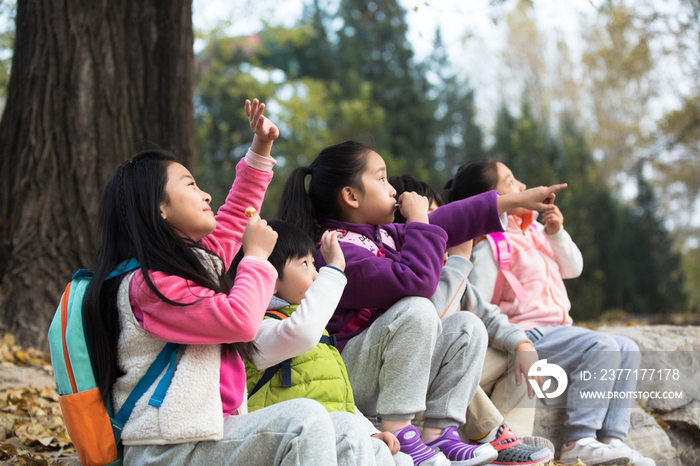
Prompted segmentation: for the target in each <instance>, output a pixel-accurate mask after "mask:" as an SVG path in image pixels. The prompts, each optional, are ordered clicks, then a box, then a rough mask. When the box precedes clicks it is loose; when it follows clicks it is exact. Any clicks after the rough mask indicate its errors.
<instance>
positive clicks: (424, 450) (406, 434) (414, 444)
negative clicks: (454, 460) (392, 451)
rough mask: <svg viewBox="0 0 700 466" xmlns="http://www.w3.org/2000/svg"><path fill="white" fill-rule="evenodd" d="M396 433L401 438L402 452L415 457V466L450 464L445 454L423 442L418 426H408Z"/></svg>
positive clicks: (442, 465)
mask: <svg viewBox="0 0 700 466" xmlns="http://www.w3.org/2000/svg"><path fill="white" fill-rule="evenodd" d="M394 435H396V438H397V439H399V445H401V452H403V453H406V454H407V455H408V456H410V457H411V458H412V459H413V465H414V466H450V460H448V459H447V458H446V457H445V455H443V454H442V453H440V452H439V451H435V450H433V449H432V448H430V447H428V446H426V445H425V443H423V441H422V440H421V439H420V432H418V428H417V427H416V426H414V425H409V426H406V427H404V428H403V429H400V430H397V431H396V433H395V434H394Z"/></svg>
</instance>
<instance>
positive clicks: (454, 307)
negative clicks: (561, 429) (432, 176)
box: [389, 175, 553, 465]
mask: <svg viewBox="0 0 700 466" xmlns="http://www.w3.org/2000/svg"><path fill="white" fill-rule="evenodd" d="M389 180H390V182H391V185H392V186H393V187H394V188H395V189H396V193H397V196H400V195H401V194H402V193H404V192H407V191H408V192H410V191H414V192H416V193H418V194H420V195H421V196H425V197H426V198H427V199H428V202H429V203H430V208H429V209H428V212H429V213H431V212H433V211H435V210H437V209H438V208H439V207H441V206H442V205H443V202H442V198H441V196H440V195H439V194H438V193H437V192H436V191H435V190H434V189H433V188H432V187H431V186H430V185H429V184H427V183H424V182H422V181H419V180H417V179H415V178H414V177H412V176H411V175H401V176H391V177H389ZM396 221H397V222H399V223H405V219H404V218H403V216H400V215H399V213H398V211H397V212H396ZM471 250H472V242H471V241H467V242H466V243H464V244H462V245H459V246H454V247H452V248H450V249H449V250H448V253H449V256H448V258H447V260H446V261H445V266H444V267H443V269H442V273H441V275H440V282H439V284H438V288H437V291H436V294H444V295H445V296H446V299H445V301H446V302H448V303H450V305H449V307H448V308H446V309H441V310H438V312H440V311H442V312H441V315H440V318H444V317H449V316H451V315H452V314H454V313H456V312H459V311H460V309H462V308H463V309H466V310H470V311H471V312H473V313H474V314H475V315H477V316H478V317H479V318H480V319H481V320H482V322H484V324H485V325H486V331H487V333H488V337H489V347H488V349H487V351H486V359H485V362H484V368H483V372H482V374H481V381H480V386H479V387H478V388H477V390H476V393H475V394H474V398H473V399H472V401H471V403H469V407H468V409H467V416H466V423H465V424H464V425H463V426H461V427H460V429H459V430H460V433H461V434H462V438H467V439H470V440H471V441H472V442H474V443H491V445H493V446H494V448H496V449H497V450H498V458H496V460H494V461H493V463H492V464H508V465H523V464H525V465H526V464H535V463H542V462H546V461H547V460H549V459H550V458H551V456H552V452H553V448H552V450H550V449H549V448H540V447H534V446H530V445H526V444H525V443H524V442H523V440H521V439H520V438H518V437H517V436H516V435H515V434H514V433H513V431H515V432H518V433H522V435H528V436H530V435H532V427H533V423H534V421H535V410H534V407H535V406H534V404H533V403H528V402H531V401H533V400H529V399H528V398H527V397H526V395H527V394H528V389H529V390H530V391H531V390H532V387H530V386H529V385H528V384H527V383H525V384H522V383H518V384H517V385H518V389H517V390H515V392H513V393H510V396H509V394H508V392H507V388H508V385H507V380H500V377H494V376H493V375H494V370H499V369H500V373H499V374H497V375H498V376H501V375H503V373H504V372H505V373H506V374H507V372H506V371H504V370H503V363H504V362H505V365H506V368H507V364H508V355H507V353H504V350H505V351H516V360H517V361H516V367H518V368H519V367H520V366H523V368H522V370H523V373H524V374H525V375H527V371H528V370H529V368H530V365H531V364H532V363H533V362H535V361H537V352H536V351H534V350H533V349H532V344H531V343H530V342H529V340H528V339H527V337H526V336H525V332H523V331H522V330H521V329H520V328H519V327H518V326H517V325H515V324H511V323H509V322H508V318H507V317H506V316H505V315H503V314H501V312H500V310H499V309H498V306H494V305H492V304H488V303H486V302H484V300H483V299H482V298H481V295H479V292H478V291H477V290H476V289H475V288H474V286H473V285H472V284H471V283H469V281H468V279H467V277H468V276H469V271H470V270H471V268H472V264H471V262H470V261H469V258H470V256H471ZM462 297H464V298H462ZM460 300H461V301H462V302H464V304H465V305H464V306H461V307H460ZM496 348H497V349H496ZM522 359H525V360H524V361H521V360H522ZM518 375H520V373H518ZM518 382H520V380H518ZM494 385H496V387H494ZM526 387H527V388H526ZM484 390H487V391H488V392H489V394H491V396H492V398H495V401H494V402H492V398H489V396H488V395H487V394H486V393H485V392H484ZM494 403H498V405H497V406H498V407H497V406H495V405H494ZM509 405H510V406H509ZM502 412H503V414H501V413H502ZM504 415H505V417H504ZM511 428H513V429H512V430H511ZM537 440H538V442H539V443H540V444H546V442H547V440H546V439H541V438H537Z"/></svg>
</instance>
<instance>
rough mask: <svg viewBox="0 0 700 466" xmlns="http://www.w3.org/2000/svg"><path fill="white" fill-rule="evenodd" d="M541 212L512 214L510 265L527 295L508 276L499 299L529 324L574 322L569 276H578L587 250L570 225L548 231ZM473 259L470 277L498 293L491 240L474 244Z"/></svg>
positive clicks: (511, 315) (489, 293) (513, 317)
mask: <svg viewBox="0 0 700 466" xmlns="http://www.w3.org/2000/svg"><path fill="white" fill-rule="evenodd" d="M536 217H537V212H530V213H529V214H526V215H523V216H515V215H509V216H508V227H507V228H506V232H505V233H504V236H505V237H506V239H507V240H508V244H509V245H510V251H511V257H512V258H511V263H510V268H509V270H510V272H511V273H513V275H515V277H516V278H517V279H518V281H519V282H520V284H521V285H522V286H523V288H524V290H525V292H526V293H527V298H526V299H525V300H524V301H523V302H521V301H520V300H519V299H518V298H517V297H516V293H515V292H514V290H513V288H512V287H511V286H510V284H509V283H507V281H506V282H505V283H504V285H503V292H502V294H501V297H500V300H499V301H498V303H494V304H498V306H499V307H500V309H501V312H502V313H503V314H505V315H507V316H508V319H509V320H510V322H512V323H514V324H517V325H519V326H520V328H522V329H523V330H530V329H532V328H535V327H554V326H558V325H571V324H572V319H571V316H570V315H569V311H570V309H571V302H570V301H569V297H568V295H567V293H566V287H565V286H564V281H563V279H564V278H575V277H578V276H579V275H580V274H581V271H582V270H583V259H582V256H581V252H580V251H579V249H578V248H577V247H576V245H575V244H574V242H573V241H572V240H571V237H570V236H569V234H568V233H567V232H566V231H565V230H564V228H563V227H562V228H561V229H560V230H559V231H558V232H557V233H555V234H554V235H547V234H546V233H545V231H544V227H543V226H542V224H540V223H538V222H535V218H536ZM486 256H490V258H487V257H486ZM473 260H474V271H473V272H472V276H470V280H471V281H472V283H473V284H474V285H475V286H476V287H477V289H479V291H480V292H481V293H482V295H483V296H484V297H485V298H487V299H489V297H493V296H494V289H495V288H496V282H497V280H499V274H500V273H501V272H500V271H499V269H498V266H497V265H496V259H495V258H494V254H493V252H492V250H491V247H490V246H489V242H488V241H486V240H481V241H480V242H479V243H478V244H477V245H476V246H475V247H474V256H473Z"/></svg>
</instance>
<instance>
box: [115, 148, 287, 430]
mask: <svg viewBox="0 0 700 466" xmlns="http://www.w3.org/2000/svg"><path fill="white" fill-rule="evenodd" d="M274 163H275V162H274V159H271V158H269V157H262V156H260V155H258V154H255V153H254V152H252V151H248V154H247V155H246V157H245V159H244V160H241V161H240V162H239V163H238V165H237V166H236V179H235V181H234V183H233V186H232V187H231V191H230V192H229V194H228V196H227V198H226V202H225V204H224V205H223V206H221V208H220V209H219V211H218V213H217V215H216V229H215V230H214V232H213V233H211V234H209V235H208V236H206V237H204V238H202V241H201V243H202V246H204V247H205V248H206V249H208V250H210V251H212V252H215V253H216V254H218V255H219V257H221V259H223V261H224V264H225V266H226V268H228V267H229V266H230V264H231V261H232V260H233V258H234V256H235V255H236V253H237V252H238V250H239V249H240V247H241V240H242V237H243V230H244V229H245V225H246V223H247V222H248V218H247V217H246V216H245V209H246V207H249V206H253V207H255V209H256V210H257V211H258V212H259V211H260V207H261V206H262V202H263V197H264V196H265V190H266V188H267V185H268V184H269V183H270V180H271V179H272V171H271V170H272V166H273V165H274ZM253 166H254V167H257V168H259V169H256V168H253ZM151 280H153V283H154V284H155V286H156V287H157V288H158V289H159V290H160V292H161V293H163V294H164V295H165V296H167V297H168V298H170V299H171V300H173V301H176V302H192V301H196V302H195V304H192V305H190V306H177V307H176V306H171V305H170V304H168V303H166V302H164V301H162V300H161V299H159V298H158V297H156V296H155V295H153V293H152V292H151V291H150V289H149V288H148V285H147V284H146V282H145V280H144V277H143V274H142V273H141V271H140V270H139V271H137V272H136V273H135V274H134V276H133V277H132V279H131V285H130V290H129V291H130V295H129V298H130V299H129V301H130V303H131V306H132V308H133V309H134V316H135V317H136V319H137V320H138V321H139V323H140V324H141V326H142V327H143V329H144V330H145V331H146V332H147V333H149V334H150V335H151V336H153V337H155V338H158V339H160V340H164V341H168V342H173V343H181V344H186V345H187V344H192V345H196V344H221V343H235V342H248V341H252V340H253V339H254V338H255V335H256V334H257V332H258V329H259V328H260V324H261V323H262V320H263V316H264V314H265V311H266V310H267V305H268V304H269V303H270V299H271V298H272V294H273V292H274V287H275V281H276V280H277V271H276V270H275V268H274V267H273V266H272V264H270V263H269V262H268V261H265V260H262V259H259V260H256V258H244V259H243V261H241V264H240V266H239V268H238V271H237V275H236V280H235V283H234V285H233V288H232V289H231V292H230V293H229V294H228V295H225V294H222V293H215V292H214V291H212V290H210V289H208V288H204V287H202V286H199V285H197V284H196V283H193V282H188V281H187V280H185V279H183V278H180V277H177V276H174V275H168V274H165V273H163V272H153V273H151ZM195 297H196V298H195ZM220 380H221V401H222V404H223V412H224V416H228V415H231V414H234V413H236V411H237V410H238V408H239V407H240V406H241V404H242V402H243V397H244V393H245V380H246V379H245V369H244V367H243V362H242V361H241V358H240V357H239V356H237V355H236V356H235V357H225V356H224V355H223V354H222V358H221V371H220Z"/></svg>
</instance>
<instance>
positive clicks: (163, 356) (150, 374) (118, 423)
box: [111, 343, 180, 444]
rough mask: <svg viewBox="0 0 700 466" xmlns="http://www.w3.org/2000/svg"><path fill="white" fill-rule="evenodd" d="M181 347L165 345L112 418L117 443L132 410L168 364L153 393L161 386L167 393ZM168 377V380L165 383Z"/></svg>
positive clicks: (171, 344) (172, 344) (157, 391)
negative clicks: (166, 370) (175, 360)
mask: <svg viewBox="0 0 700 466" xmlns="http://www.w3.org/2000/svg"><path fill="white" fill-rule="evenodd" d="M179 349H180V345H178V344H176V343H167V344H166V345H165V347H163V349H162V350H161V352H160V353H159V354H158V356H157V357H156V359H155V361H153V363H151V366H150V367H149V368H148V370H147V371H146V374H145V375H144V376H143V377H141V380H139V382H138V383H137V384H136V387H134V389H133V390H132V392H131V393H130V394H129V397H128V398H127V399H126V401H125V402H124V404H123V405H122V407H121V409H120V410H119V412H118V413H117V414H116V416H114V418H113V419H111V421H112V430H113V431H114V440H115V441H116V443H117V444H119V442H120V439H121V435H122V429H123V428H124V424H126V421H128V420H129V416H131V412H132V411H133V410H134V406H136V402H137V401H139V399H140V398H141V397H142V396H143V394H144V393H146V391H148V389H149V388H150V387H151V385H153V383H154V382H155V381H156V379H157V378H158V376H159V375H160V373H161V372H163V369H165V368H166V367H168V366H171V367H169V368H168V372H166V374H165V375H164V376H163V378H162V379H161V381H160V383H159V384H158V387H156V392H155V393H154V394H153V396H155V395H156V393H159V390H158V389H161V388H162V387H161V386H164V387H165V389H164V390H163V395H164V394H165V393H164V391H165V390H167V388H168V385H169V384H170V379H171V378H172V376H173V372H172V369H174V367H173V366H174V359H175V356H176V355H177V352H178V350H179ZM166 379H167V382H166V383H164V381H166ZM152 399H153V397H151V400H152ZM161 402H162V400H161ZM148 404H149V405H151V406H154V405H152V404H151V401H150V400H149V403H148ZM158 406H160V405H158Z"/></svg>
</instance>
